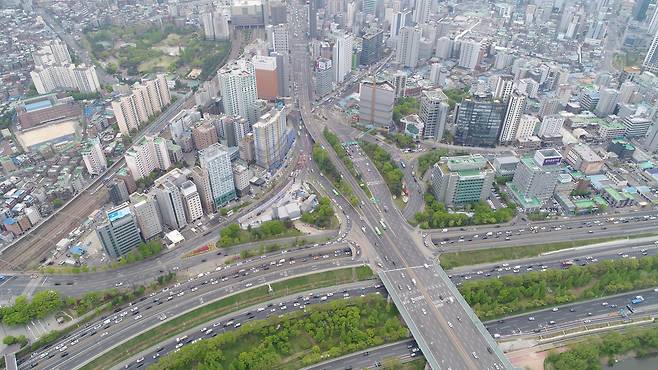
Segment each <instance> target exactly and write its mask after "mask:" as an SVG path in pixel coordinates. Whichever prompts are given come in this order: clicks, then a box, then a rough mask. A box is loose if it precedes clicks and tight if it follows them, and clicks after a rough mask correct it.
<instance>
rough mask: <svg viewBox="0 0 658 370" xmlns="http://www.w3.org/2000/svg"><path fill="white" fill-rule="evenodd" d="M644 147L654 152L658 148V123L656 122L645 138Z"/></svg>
mask: <svg viewBox="0 0 658 370" xmlns="http://www.w3.org/2000/svg"><path fill="white" fill-rule="evenodd" d="M643 147H644V149H645V150H646V151H648V152H649V153H651V154H653V153H654V152H655V151H656V149H658V124H656V123H654V124H653V125H652V126H651V128H649V132H647V136H646V137H645V138H644V145H643Z"/></svg>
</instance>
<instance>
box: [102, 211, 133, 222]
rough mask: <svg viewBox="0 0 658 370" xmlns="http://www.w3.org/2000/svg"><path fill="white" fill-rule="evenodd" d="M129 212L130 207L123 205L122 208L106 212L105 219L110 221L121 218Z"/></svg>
mask: <svg viewBox="0 0 658 370" xmlns="http://www.w3.org/2000/svg"><path fill="white" fill-rule="evenodd" d="M129 214H130V208H128V207H124V208H120V209H117V210H116V211H112V212H110V213H108V214H107V219H108V220H110V222H112V221H115V220H118V219H120V218H123V217H125V216H127V215H129Z"/></svg>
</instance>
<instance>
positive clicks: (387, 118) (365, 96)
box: [359, 80, 395, 127]
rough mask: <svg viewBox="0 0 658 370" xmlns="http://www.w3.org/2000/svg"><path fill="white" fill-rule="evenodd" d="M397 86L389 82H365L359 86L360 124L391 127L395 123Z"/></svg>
mask: <svg viewBox="0 0 658 370" xmlns="http://www.w3.org/2000/svg"><path fill="white" fill-rule="evenodd" d="M394 105H395V86H393V84H391V83H390V82H388V81H374V80H364V81H362V82H361V84H360V85H359V123H360V124H361V125H364V126H366V125H373V126H376V127H389V126H390V125H391V123H392V121H393V106H394Z"/></svg>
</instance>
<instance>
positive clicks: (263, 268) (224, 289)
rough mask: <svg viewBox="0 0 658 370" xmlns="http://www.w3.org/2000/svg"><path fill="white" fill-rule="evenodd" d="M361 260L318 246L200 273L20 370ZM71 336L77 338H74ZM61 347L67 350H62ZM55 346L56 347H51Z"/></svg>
mask: <svg viewBox="0 0 658 370" xmlns="http://www.w3.org/2000/svg"><path fill="white" fill-rule="evenodd" d="M282 260H283V261H282ZM361 264H362V262H360V261H358V260H356V259H354V258H352V252H351V250H350V249H345V248H340V249H336V248H332V247H322V248H317V249H315V250H313V251H307V250H304V251H296V252H289V253H275V254H271V255H266V256H262V257H258V258H253V259H251V260H248V261H245V262H239V263H237V264H233V265H230V266H226V267H219V268H217V269H213V270H209V271H207V272H206V273H203V276H198V277H196V278H190V280H188V281H186V282H183V283H178V284H176V285H174V286H173V287H171V288H163V289H162V290H161V291H159V292H157V293H156V294H152V295H151V296H149V297H144V298H142V299H141V300H140V302H138V303H136V304H133V305H132V306H130V308H126V309H124V310H122V311H121V312H117V313H115V314H113V315H111V316H109V317H104V318H101V319H99V320H98V321H96V322H94V323H91V324H88V325H87V326H86V327H85V328H83V329H80V330H78V331H76V332H74V333H72V334H70V335H69V336H68V337H67V338H65V339H64V340H61V341H59V342H58V343H57V344H55V345H53V346H51V347H50V348H47V349H44V350H42V351H38V352H35V353H34V354H33V355H32V357H31V358H30V359H29V360H28V361H22V362H21V368H25V367H26V366H33V364H34V363H36V364H37V365H36V367H37V368H42V369H53V368H59V369H62V370H64V369H73V368H76V367H79V366H81V365H83V364H84V363H86V362H88V361H90V360H91V359H93V358H95V357H96V356H99V355H100V354H102V353H104V352H106V351H108V350H111V349H112V348H113V347H114V346H116V345H118V344H120V343H121V342H123V341H125V340H128V339H129V338H131V337H133V336H136V335H138V334H140V333H142V332H144V331H146V330H148V329H150V328H152V327H154V326H156V325H158V324H160V323H161V321H162V317H163V316H162V315H166V317H167V318H169V319H171V318H172V317H175V316H176V315H180V314H182V313H185V312H187V311H190V310H193V309H195V308H197V307H198V306H200V305H203V304H204V303H209V302H211V301H214V300H217V299H221V298H224V297H226V296H228V295H230V294H233V293H236V292H238V291H240V290H244V289H249V288H251V287H253V286H258V285H263V284H268V283H271V282H274V281H278V280H282V279H286V278H289V277H291V276H297V275H303V274H309V273H314V272H319V271H323V270H327V269H336V268H342V267H350V266H358V265H361ZM135 307H137V308H136V309H135ZM108 320H109V321H108ZM84 333H86V334H84ZM75 339H79V341H77V342H75ZM71 342H75V343H73V344H71ZM63 346H66V348H65V349H64V350H61V351H60V349H61V348H62V347H63ZM55 347H57V349H56V350H53V349H54V348H55ZM65 354H66V355H65Z"/></svg>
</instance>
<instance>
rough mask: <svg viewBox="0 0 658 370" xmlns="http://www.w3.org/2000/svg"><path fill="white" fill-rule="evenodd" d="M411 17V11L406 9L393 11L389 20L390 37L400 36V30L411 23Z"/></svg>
mask: <svg viewBox="0 0 658 370" xmlns="http://www.w3.org/2000/svg"><path fill="white" fill-rule="evenodd" d="M411 18H412V16H411V11H410V10H407V9H405V10H402V11H398V12H396V13H394V14H393V20H392V21H391V30H390V34H391V37H392V38H396V37H398V36H400V30H402V28H404V27H406V26H408V25H410V24H411Z"/></svg>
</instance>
